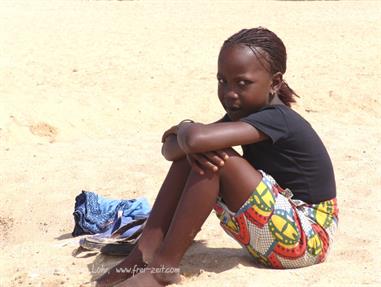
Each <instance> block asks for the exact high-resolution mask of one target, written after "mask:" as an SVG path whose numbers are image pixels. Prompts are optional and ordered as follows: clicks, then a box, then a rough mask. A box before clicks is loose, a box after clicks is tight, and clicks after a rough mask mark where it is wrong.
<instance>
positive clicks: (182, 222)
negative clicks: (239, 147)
mask: <svg viewBox="0 0 381 287" xmlns="http://www.w3.org/2000/svg"><path fill="white" fill-rule="evenodd" d="M227 153H228V155H229V159H228V160H227V161H226V162H225V165H224V166H223V167H222V168H221V169H220V170H219V171H218V172H215V173H211V172H207V173H206V175H199V174H197V173H195V172H193V171H191V172H190V175H189V177H188V180H187V182H186V185H185V188H184V192H183V194H182V196H181V199H180V201H179V204H178V206H177V209H176V212H175V214H174V217H173V220H172V222H171V225H170V227H169V229H168V232H167V234H166V235H165V238H164V240H163V241H162V243H161V245H160V247H159V248H158V250H157V252H156V253H155V256H154V258H153V261H152V262H151V264H149V266H148V267H149V268H155V269H151V270H154V272H149V271H150V269H149V268H148V269H147V272H145V273H141V274H139V275H137V276H135V277H133V278H131V279H129V280H127V281H125V282H123V283H122V284H121V285H120V286H151V287H152V286H164V285H165V283H171V282H174V281H175V280H176V279H177V274H173V273H172V274H170V273H166V272H165V271H164V272H162V273H157V270H163V269H161V268H162V267H165V268H178V266H179V264H180V261H181V259H182V257H183V256H184V253H185V251H186V250H187V249H188V247H189V246H190V244H191V242H192V240H193V238H194V237H195V235H196V234H197V232H198V231H199V230H200V228H201V226H202V224H203V223H204V221H205V220H206V218H207V217H208V215H209V214H210V212H211V210H212V208H213V206H214V204H215V202H216V198H217V195H218V193H221V195H222V197H223V200H224V202H225V203H226V205H227V206H228V207H229V209H230V210H232V211H237V210H238V209H239V208H240V207H241V206H242V205H243V203H245V201H246V200H247V199H248V198H249V196H250V195H251V193H252V191H253V190H254V189H255V188H256V187H257V185H258V184H259V182H260V181H261V179H262V176H261V174H260V173H259V172H258V171H256V170H255V169H254V168H253V167H252V166H251V165H250V164H249V163H248V162H247V161H246V160H245V159H243V158H242V157H241V156H240V155H239V154H237V153H236V152H235V151H234V150H233V149H228V150H227ZM167 270H169V269H167ZM172 270H173V269H172ZM158 282H162V283H161V285H160V283H158ZM118 286H119V285H118Z"/></svg>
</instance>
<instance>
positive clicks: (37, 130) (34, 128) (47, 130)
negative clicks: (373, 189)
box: [29, 122, 58, 142]
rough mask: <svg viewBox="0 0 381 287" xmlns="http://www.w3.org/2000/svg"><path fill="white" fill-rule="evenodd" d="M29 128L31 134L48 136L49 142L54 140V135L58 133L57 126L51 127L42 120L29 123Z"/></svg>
mask: <svg viewBox="0 0 381 287" xmlns="http://www.w3.org/2000/svg"><path fill="white" fill-rule="evenodd" d="M29 130H30V132H31V133H32V134H34V135H36V136H40V137H49V138H50V142H54V141H55V139H56V136H57V134H58V130H57V128H55V127H53V126H51V125H49V124H47V123H44V122H40V123H36V124H33V125H30V126H29Z"/></svg>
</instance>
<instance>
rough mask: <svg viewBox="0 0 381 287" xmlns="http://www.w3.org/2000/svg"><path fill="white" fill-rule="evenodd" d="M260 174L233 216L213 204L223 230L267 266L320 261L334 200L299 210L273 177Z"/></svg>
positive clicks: (334, 214) (334, 215)
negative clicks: (256, 184) (251, 190)
mask: <svg viewBox="0 0 381 287" xmlns="http://www.w3.org/2000/svg"><path fill="white" fill-rule="evenodd" d="M263 175H264V176H263V180H262V182H261V183H260V184H259V185H258V186H257V188H256V190H255V191H254V192H253V193H252V195H251V196H250V198H249V199H248V200H247V201H246V203H245V204H244V205H243V206H242V208H241V209H240V210H239V211H238V212H236V213H235V214H233V213H232V212H230V211H229V210H228V209H227V207H226V206H225V205H224V204H223V203H222V202H221V201H218V202H217V203H216V206H215V211H216V214H217V216H218V217H219V219H220V222H221V226H222V227H223V229H224V230H225V231H226V232H227V233H228V234H229V235H230V236H232V237H233V238H234V239H236V240H237V241H238V242H239V243H240V244H241V245H242V246H244V247H245V248H246V249H247V251H248V252H249V253H250V254H251V255H252V256H253V258H254V259H255V260H256V261H258V262H259V263H261V264H263V265H265V266H267V267H271V268H277V269H282V268H298V267H303V266H308V265H312V264H316V263H319V262H322V261H324V260H325V259H326V256H327V251H328V249H329V246H330V242H331V241H332V238H331V236H332V235H333V233H334V232H335V230H336V227H337V222H338V208H337V201H336V199H331V200H328V201H324V202H321V203H318V204H304V205H303V208H302V209H300V210H299V209H298V206H297V205H296V204H294V203H293V201H292V200H291V199H289V198H287V197H286V196H285V194H284V193H283V189H281V188H280V187H279V185H277V184H276V182H275V180H274V179H273V178H271V177H270V176H269V175H266V174H265V173H263ZM311 221H312V222H311ZM258 238H259V239H258Z"/></svg>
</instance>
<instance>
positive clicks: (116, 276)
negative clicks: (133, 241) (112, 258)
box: [96, 248, 147, 287]
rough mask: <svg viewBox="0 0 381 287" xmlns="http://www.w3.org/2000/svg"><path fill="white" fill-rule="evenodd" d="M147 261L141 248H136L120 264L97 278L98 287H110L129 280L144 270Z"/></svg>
mask: <svg viewBox="0 0 381 287" xmlns="http://www.w3.org/2000/svg"><path fill="white" fill-rule="evenodd" d="M146 265H147V264H146V263H144V261H143V257H142V254H141V252H140V251H139V249H137V248H135V249H134V250H133V251H132V252H131V254H130V255H128V257H127V258H126V259H124V260H123V261H122V262H120V263H119V264H118V265H116V266H114V267H112V268H111V269H110V270H109V271H107V272H106V273H105V274H103V275H102V276H101V277H99V278H98V279H97V280H96V286H97V287H110V286H115V285H116V284H118V283H120V282H123V281H125V280H127V279H128V278H130V277H132V276H134V275H136V274H137V273H139V272H141V271H143V270H144V267H146Z"/></svg>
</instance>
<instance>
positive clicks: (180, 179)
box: [97, 158, 190, 286]
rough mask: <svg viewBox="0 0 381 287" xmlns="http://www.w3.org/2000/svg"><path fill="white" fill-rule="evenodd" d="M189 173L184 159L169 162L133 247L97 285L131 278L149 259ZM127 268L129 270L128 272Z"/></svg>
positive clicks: (158, 244)
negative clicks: (147, 216)
mask: <svg viewBox="0 0 381 287" xmlns="http://www.w3.org/2000/svg"><path fill="white" fill-rule="evenodd" d="M189 172H190V165H189V163H188V161H187V159H186V158H183V159H180V160H178V161H175V162H173V163H172V165H171V167H170V169H169V171H168V174H167V176H166V178H165V180H164V182H163V184H162V186H161V188H160V191H159V194H158V196H157V198H156V200H155V203H154V205H153V207H152V210H151V214H150V216H149V218H148V220H147V223H146V226H145V228H144V230H143V233H142V235H141V237H140V239H139V241H138V243H137V245H136V247H135V248H134V249H133V251H132V252H131V253H130V254H129V255H128V256H127V257H126V259H125V260H123V261H122V262H121V263H119V264H118V265H117V266H115V267H113V268H112V269H110V270H109V271H108V272H107V273H106V274H104V275H103V276H101V277H100V278H99V279H98V280H97V286H112V285H114V284H116V283H118V282H121V281H123V280H125V279H127V278H129V277H131V276H132V275H133V272H134V270H136V267H139V268H140V267H143V265H144V264H145V263H144V262H150V261H151V260H152V257H153V255H154V253H155V251H156V249H157V248H158V247H159V246H160V244H161V242H162V240H163V238H164V236H165V234H166V233H167V230H168V227H169V224H170V223H171V220H172V217H173V214H174V213H175V210H176V207H177V204H178V201H179V199H180V196H181V193H182V191H183V190H184V186H185V183H186V180H187V178H188V175H189ZM129 268H131V271H130V272H128V271H127V270H129ZM134 268H135V269H134Z"/></svg>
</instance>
